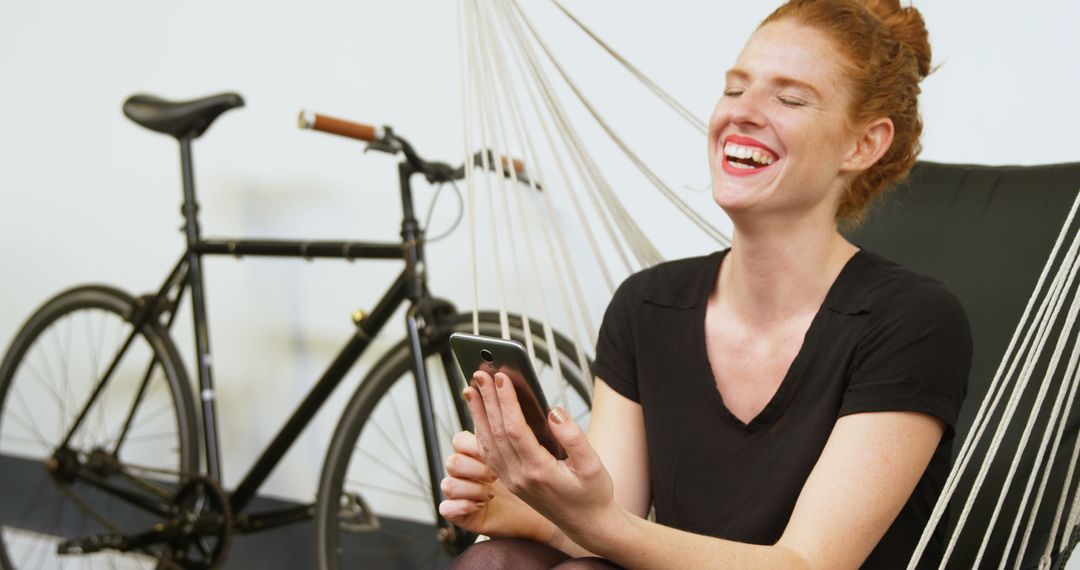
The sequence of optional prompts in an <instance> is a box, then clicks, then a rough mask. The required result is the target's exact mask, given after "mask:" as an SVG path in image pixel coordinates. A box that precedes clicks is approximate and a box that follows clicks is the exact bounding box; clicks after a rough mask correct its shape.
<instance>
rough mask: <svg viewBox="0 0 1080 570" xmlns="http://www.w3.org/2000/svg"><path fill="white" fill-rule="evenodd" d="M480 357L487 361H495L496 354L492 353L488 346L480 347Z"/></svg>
mask: <svg viewBox="0 0 1080 570" xmlns="http://www.w3.org/2000/svg"><path fill="white" fill-rule="evenodd" d="M480 358H483V359H484V360H485V361H487V362H494V361H495V355H494V354H491V351H490V350H488V349H486V348H481V349H480Z"/></svg>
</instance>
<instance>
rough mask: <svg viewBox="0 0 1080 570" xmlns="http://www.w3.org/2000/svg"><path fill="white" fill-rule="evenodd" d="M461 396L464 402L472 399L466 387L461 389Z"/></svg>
mask: <svg viewBox="0 0 1080 570" xmlns="http://www.w3.org/2000/svg"><path fill="white" fill-rule="evenodd" d="M461 397H462V398H465V401H466V402H471V401H472V394H471V393H470V390H469V389H468V388H465V389H464V390H462V391H461Z"/></svg>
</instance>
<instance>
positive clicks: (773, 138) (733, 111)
mask: <svg viewBox="0 0 1080 570" xmlns="http://www.w3.org/2000/svg"><path fill="white" fill-rule="evenodd" d="M836 61H837V57H836V51H835V49H834V48H833V44H832V42H831V40H830V39H829V38H828V37H827V36H825V35H824V34H822V33H821V32H819V31H817V30H815V29H813V28H809V27H805V26H802V25H799V24H795V23H793V22H787V21H781V22H776V23H772V24H769V25H766V26H765V27H763V28H761V29H759V30H758V31H757V32H756V33H754V35H753V36H752V37H751V39H750V41H749V42H747V44H746V47H745V48H744V49H743V51H742V52H741V53H740V54H739V57H738V59H737V60H736V63H735V66H734V67H733V68H732V70H731V71H729V72H728V77H727V85H726V87H725V94H724V96H722V97H721V98H720V100H719V101H718V102H717V104H716V108H715V110H714V111H713V114H712V117H711V119H710V121H709V168H710V172H711V174H712V180H713V198H714V199H715V200H716V202H717V204H719V205H720V207H722V208H723V209H724V210H725V211H726V212H727V213H728V215H729V216H731V217H732V219H733V220H735V221H736V223H737V222H738V219H739V218H745V217H746V214H747V213H749V212H753V213H754V214H755V215H757V216H760V215H761V214H763V213H764V214H768V215H769V216H770V217H779V218H785V217H800V218H801V217H804V216H805V215H806V211H807V209H810V210H814V211H815V212H816V211H817V210H820V213H817V215H818V216H823V217H826V218H829V219H831V218H832V215H833V212H834V211H835V204H836V200H837V199H838V198H839V195H840V192H841V190H842V183H843V179H839V180H838V179H836V178H834V177H835V173H836V172H838V171H840V172H843V171H844V161H845V159H846V158H847V156H848V155H849V154H850V152H851V151H852V149H853V148H854V147H855V145H856V141H857V137H856V136H855V134H854V132H853V131H852V130H851V129H850V128H849V127H848V120H847V114H846V110H847V108H848V104H849V99H850V96H849V94H848V93H847V90H846V88H845V83H844V80H843V75H842V70H841V69H840V66H839V65H838V64H837V63H836ZM731 134H738V135H744V136H748V137H751V138H753V139H755V140H756V141H759V142H760V143H761V144H762V145H764V146H766V147H768V148H769V149H772V150H774V151H776V152H777V154H778V155H779V157H778V158H779V160H777V161H776V162H775V163H773V164H772V165H770V166H769V167H767V168H764V169H762V170H761V171H760V172H757V173H754V174H752V175H750V176H742V177H740V176H735V175H732V174H730V173H728V172H725V171H724V168H723V160H724V155H723V138H724V137H726V136H728V135H731Z"/></svg>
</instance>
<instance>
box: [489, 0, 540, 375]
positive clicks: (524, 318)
mask: <svg viewBox="0 0 1080 570" xmlns="http://www.w3.org/2000/svg"><path fill="white" fill-rule="evenodd" d="M478 17H479V21H478V24H479V26H478V28H479V33H477V34H476V38H477V41H478V42H479V47H480V54H481V59H482V61H481V65H480V69H481V70H482V77H481V82H482V86H481V87H482V89H481V92H482V93H484V94H485V97H484V98H485V100H487V101H488V102H489V103H490V104H488V105H485V106H484V107H485V108H487V109H488V110H489V112H490V115H491V117H492V119H493V120H492V121H489V122H488V124H487V125H488V129H489V131H488V136H489V137H490V139H491V140H492V141H497V146H496V145H492V147H491V148H492V152H493V153H494V154H495V156H498V157H499V159H498V160H497V161H496V164H497V166H498V178H499V193H500V194H501V196H500V198H501V199H502V200H501V203H502V210H503V215H502V218H503V220H505V221H506V223H507V225H508V226H509V225H510V221H511V220H512V216H511V214H510V194H511V193H516V192H518V191H519V190H520V187H519V186H518V184H517V173H516V172H515V171H514V168H513V165H512V163H511V160H512V156H513V155H512V154H511V153H510V150H509V149H510V146H509V143H508V139H507V137H506V129H505V126H504V124H503V121H502V113H501V112H500V107H501V105H500V104H499V103H500V101H501V98H500V97H499V96H498V92H497V91H496V88H495V82H496V77H497V75H498V74H497V73H496V67H497V66H496V64H495V62H494V60H493V58H492V55H491V53H492V46H493V45H497V42H498V38H497V37H496V36H495V33H494V30H493V29H492V28H491V27H490V26H489V25H488V24H489V22H488V20H487V18H486V17H484V16H482V15H479V16H478ZM508 166H509V168H508ZM508 176H509V177H511V178H512V181H511V183H512V186H511V187H510V188H507V184H506V179H507V177H508ZM493 218H494V216H493ZM522 222H523V223H524V224H525V225H524V226H523V227H524V228H525V240H524V241H525V242H526V244H528V246H527V250H528V256H529V262H530V267H532V268H534V269H535V268H536V259H535V255H534V254H533V250H532V241H531V240H530V239H529V234H528V226H527V221H526V220H524V219H523V220H522ZM492 223H493V224H494V223H496V221H495V220H494V219H493V220H492ZM516 233H517V232H516V231H514V228H513V227H508V231H507V237H508V238H509V246H510V251H511V253H512V255H511V259H512V265H513V272H514V279H515V281H516V283H517V286H518V293H519V301H520V304H521V309H520V311H519V312H520V314H521V327H522V332H523V334H524V337H525V349H526V351H527V352H528V353H529V358H530V359H532V360H533V361H535V360H536V349H535V346H534V343H533V336H532V323H531V322H530V320H529V315H528V313H529V311H528V310H527V308H528V307H529V305H528V303H527V302H526V299H525V293H526V287H525V282H524V280H523V279H522V278H521V268H520V263H519V262H518V255H517V251H518V247H517V239H516V237H515V234H516ZM496 247H498V246H497V245H496ZM497 270H498V268H497ZM541 298H543V295H541Z"/></svg>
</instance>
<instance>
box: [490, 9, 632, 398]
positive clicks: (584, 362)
mask: <svg viewBox="0 0 1080 570" xmlns="http://www.w3.org/2000/svg"><path fill="white" fill-rule="evenodd" d="M495 6H496V10H495V11H496V14H497V15H498V16H501V17H502V19H503V20H504V21H506V20H508V19H510V14H509V10H508V8H507V7H506V5H505V4H504V3H501V2H500V3H498V4H496V5H495ZM506 27H507V28H509V29H511V31H514V29H513V27H512V26H506ZM519 37H520V34H519ZM509 43H510V45H511V47H512V48H513V49H511V53H513V55H514V57H515V59H516V60H517V62H518V64H519V67H518V69H519V70H521V69H522V68H526V67H528V66H527V65H525V64H524V63H523V61H525V60H526V54H525V53H524V52H525V51H526V50H525V49H524V47H523V46H522V45H520V44H519V43H517V42H509ZM522 74H523V79H524V71H522ZM522 84H524V85H526V86H529V85H534V84H533V83H530V82H528V81H523V82H522ZM509 93H510V95H511V97H510V102H511V105H512V107H513V108H514V110H515V112H514V115H513V116H514V118H515V128H516V129H518V136H519V137H521V138H523V139H524V142H525V146H526V149H527V150H528V154H529V163H530V164H535V165H537V169H536V172H535V176H532V177H530V178H531V179H532V180H533V183H534V187H533V188H534V190H538V188H537V185H539V184H541V176H542V172H543V169H542V168H540V166H539V165H540V161H539V154H538V153H537V152H536V148H535V147H534V146H533V144H532V140H531V139H530V138H528V137H522V136H521V132H522V131H523V126H522V125H523V123H524V117H523V115H522V112H521V105H520V104H519V102H518V99H517V97H516V96H515V93H514V91H513V90H510V91H509ZM525 93H526V95H527V96H528V98H529V101H530V103H531V104H532V106H533V110H534V112H535V113H536V115H537V117H538V118H539V122H540V127H541V130H542V132H543V133H544V138H545V140H547V142H548V145H549V146H550V148H551V151H552V155H553V156H554V158H555V164H556V167H557V170H558V171H559V173H560V175H561V176H562V179H563V181H564V182H565V183H566V185H567V190H568V191H569V192H570V194H571V197H572V198H573V196H574V194H573V189H572V184H571V183H570V178H569V175H568V174H567V171H566V167H565V165H564V164H563V162H562V159H561V158H560V154H559V150H558V146H557V145H556V144H555V141H554V139H553V137H552V135H551V132H550V131H549V130H548V128H547V124H546V122H545V121H544V115H543V113H542V111H541V110H540V106H539V104H538V102H537V100H536V96H535V94H534V93H533V92H532V90H531V89H528V88H526V89H525ZM543 187H544V188H545V189H548V188H549V186H548V185H547V184H546V183H545V184H543ZM532 197H533V201H534V203H537V202H540V199H541V198H542V199H543V201H542V203H543V205H544V206H546V208H541V207H540V205H539V204H536V209H537V210H540V211H541V212H542V215H541V218H540V222H541V223H540V227H541V228H542V229H543V232H544V241H545V243H546V245H547V250H548V252H549V254H550V255H551V258H552V261H553V265H554V266H555V271H556V277H557V279H558V281H559V282H560V283H567V282H569V283H570V285H571V290H572V291H573V293H574V299H575V300H576V303H577V307H578V309H579V310H578V314H579V315H580V317H581V326H582V328H583V329H584V332H585V335H586V336H587V337H588V338H589V344H590V345H591V346H595V345H596V332H595V331H596V327H595V326H594V325H593V322H592V318H591V316H590V315H589V311H588V304H587V303H586V301H585V295H584V292H583V291H582V288H581V283H580V279H579V277H578V274H577V272H576V270H575V268H574V265H573V263H572V258H571V256H570V251H569V248H568V247H567V245H566V240H565V237H564V235H563V232H561V231H558V229H557V218H556V215H555V206H554V204H553V202H552V198H551V193H550V191H549V190H545V191H543V192H540V191H536V192H533V193H532ZM574 202H575V204H577V200H576V199H574ZM544 214H546V215H544ZM585 229H586V236H588V237H589V238H590V243H591V244H592V245H593V247H594V250H593V252H594V254H595V255H596V256H597V257H596V260H597V264H598V265H600V267H601V268H602V269H604V272H603V273H604V274H605V275H606V268H605V266H604V264H603V259H602V257H601V256H600V255H599V252H598V251H597V250H596V249H595V241H593V240H592V233H591V231H589V227H588V226H587V225H586V226H585ZM551 234H554V235H555V238H556V239H555V240H554V241H555V242H557V245H558V253H561V258H560V256H559V255H558V254H557V253H556V248H555V246H554V245H553V243H552V242H553V240H552V237H551ZM563 263H565V265H566V267H565V274H564V269H563ZM607 283H608V290H609V292H611V291H612V290H613V284H612V283H611V282H610V279H608V281H607ZM559 292H560V294H561V295H562V300H563V306H564V307H565V309H566V311H567V316H568V317H569V323H570V327H571V331H572V335H573V342H574V351H575V354H576V356H577V360H578V366H579V369H580V370H581V371H582V374H583V376H584V379H585V380H586V382H585V386H586V388H587V389H588V391H589V393H590V394H591V392H592V390H591V388H592V382H591V378H592V372H591V370H590V366H589V362H588V358H587V357H586V355H585V350H584V345H583V343H582V342H581V336H580V334H579V333H578V327H577V326H575V325H576V323H577V322H578V321H577V319H575V318H574V316H573V313H574V311H573V309H572V306H573V304H572V302H571V300H570V299H569V298H568V294H567V290H566V288H565V287H559ZM546 334H547V335H549V336H550V331H547V333H546ZM548 342H549V346H554V338H553V337H551V338H548Z"/></svg>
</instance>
